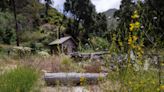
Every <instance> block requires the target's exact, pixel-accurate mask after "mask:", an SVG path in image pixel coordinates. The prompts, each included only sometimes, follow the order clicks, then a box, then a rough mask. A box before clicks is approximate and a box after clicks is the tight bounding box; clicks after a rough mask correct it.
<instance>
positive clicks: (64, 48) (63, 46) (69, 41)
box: [49, 36, 77, 54]
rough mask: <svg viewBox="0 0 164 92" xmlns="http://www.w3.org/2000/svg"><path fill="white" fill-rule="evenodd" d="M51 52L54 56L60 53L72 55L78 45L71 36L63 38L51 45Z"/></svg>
mask: <svg viewBox="0 0 164 92" xmlns="http://www.w3.org/2000/svg"><path fill="white" fill-rule="evenodd" d="M49 46H50V50H51V53H52V54H57V53H59V52H61V53H65V54H70V53H72V52H75V50H76V48H77V44H76V42H75V40H74V39H73V38H72V37H71V36H67V37H62V38H60V39H57V40H55V41H53V42H51V43H49Z"/></svg>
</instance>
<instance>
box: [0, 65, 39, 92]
mask: <svg viewBox="0 0 164 92" xmlns="http://www.w3.org/2000/svg"><path fill="white" fill-rule="evenodd" d="M37 79H38V73H37V72H36V71H35V70H34V69H31V68H22V67H21V68H16V69H14V70H11V71H9V72H5V73H4V74H2V75H0V92H30V90H32V87H33V86H34V84H35V82H36V81H37Z"/></svg>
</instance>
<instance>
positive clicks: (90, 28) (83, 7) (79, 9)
mask: <svg viewBox="0 0 164 92" xmlns="http://www.w3.org/2000/svg"><path fill="white" fill-rule="evenodd" d="M64 10H65V11H66V12H68V13H71V14H72V17H73V18H74V20H75V21H74V23H73V24H72V25H71V26H70V27H71V30H75V32H73V33H74V34H71V35H76V37H77V35H80V34H79V33H80V31H79V25H80V24H81V25H82V26H83V28H84V29H85V30H84V32H83V37H84V38H85V39H83V41H85V42H87V40H86V38H88V37H89V34H94V35H98V36H102V33H103V32H105V31H106V30H107V21H106V17H105V15H104V14H102V13H99V14H97V12H96V10H95V6H94V5H93V4H92V3H91V1H90V0H66V2H65V4H64ZM81 40H82V39H81Z"/></svg>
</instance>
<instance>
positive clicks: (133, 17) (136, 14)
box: [131, 10, 139, 19]
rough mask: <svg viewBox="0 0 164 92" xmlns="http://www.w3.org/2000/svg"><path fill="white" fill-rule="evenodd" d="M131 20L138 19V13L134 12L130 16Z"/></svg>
mask: <svg viewBox="0 0 164 92" xmlns="http://www.w3.org/2000/svg"><path fill="white" fill-rule="evenodd" d="M131 18H132V19H138V18H139V15H138V11H137V10H136V11H134V14H133V15H132V16H131Z"/></svg>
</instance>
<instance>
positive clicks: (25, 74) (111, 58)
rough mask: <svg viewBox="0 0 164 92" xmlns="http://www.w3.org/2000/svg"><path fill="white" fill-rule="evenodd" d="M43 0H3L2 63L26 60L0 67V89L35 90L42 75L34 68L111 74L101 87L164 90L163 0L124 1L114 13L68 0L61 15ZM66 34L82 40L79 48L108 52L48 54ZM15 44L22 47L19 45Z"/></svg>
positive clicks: (125, 91)
mask: <svg viewBox="0 0 164 92" xmlns="http://www.w3.org/2000/svg"><path fill="white" fill-rule="evenodd" d="M43 1H44V3H41V2H39V0H1V1H0V63H1V65H0V67H1V66H3V65H8V64H9V65H10V64H11V65H12V64H13V63H14V64H15V65H16V66H19V65H23V67H18V68H14V69H10V68H9V69H8V67H7V71H6V70H5V69H6V68H5V67H2V68H0V92H30V91H32V90H33V88H35V84H36V83H37V80H38V78H40V77H41V76H40V75H39V73H38V71H36V70H35V69H37V70H39V71H42V72H82V73H86V72H87V73H88V72H89V73H100V72H106V73H109V75H108V77H107V79H105V80H104V81H103V82H100V84H99V85H98V87H99V88H100V89H101V90H102V92H113V91H114V92H115V91H116V92H159V91H163V90H164V84H163V83H164V81H163V79H162V78H163V76H164V75H163V73H164V70H163V67H164V66H163V63H164V62H163V59H159V60H158V56H160V58H161V57H162V58H163V57H164V49H163V47H164V32H163V30H164V25H163V24H164V1H163V0H144V1H143V0H122V1H121V5H120V9H119V10H115V9H113V10H112V13H111V14H110V13H109V12H105V14H104V13H98V12H96V9H95V6H94V5H93V4H92V2H91V0H66V2H65V3H64V11H63V14H62V13H59V12H58V11H57V10H56V9H54V8H52V7H51V5H52V4H53V3H55V2H53V1H52V0H43ZM107 3H108V2H107ZM109 3H110V2H109ZM115 11H116V12H115ZM105 15H106V16H105ZM68 16H69V17H68ZM67 35H70V36H72V37H73V38H74V39H75V41H76V42H77V43H78V52H86V53H87V54H88V53H91V52H99V51H106V52H109V55H104V56H103V57H102V58H101V57H97V58H98V59H94V58H93V57H94V56H93V55H92V54H91V55H90V56H91V57H92V58H87V59H83V58H80V59H79V58H76V59H73V58H72V57H70V56H67V55H64V54H63V53H59V54H58V55H52V56H50V55H49V53H50V50H49V46H48V44H49V43H50V42H51V41H53V40H55V39H58V38H60V37H63V36H67ZM16 45H17V46H20V47H17V49H16V50H15V48H14V47H15V46H16ZM21 47H27V48H26V49H27V50H25V48H24V49H22V48H21ZM154 56H157V57H155V58H152V57H154ZM5 61H7V62H5ZM24 65H25V66H24ZM29 67H33V68H35V69H33V68H29ZM3 68H4V69H3ZM4 71H5V72H4ZM100 79H101V78H100ZM81 80H82V81H84V80H85V79H84V78H82V79H81ZM84 84H85V83H84ZM86 86H88V85H87V84H86Z"/></svg>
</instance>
